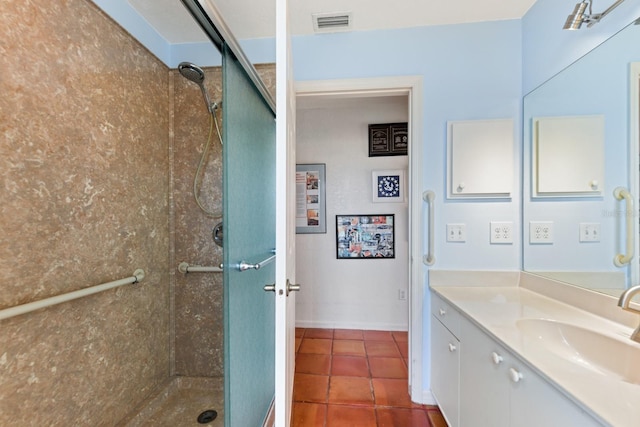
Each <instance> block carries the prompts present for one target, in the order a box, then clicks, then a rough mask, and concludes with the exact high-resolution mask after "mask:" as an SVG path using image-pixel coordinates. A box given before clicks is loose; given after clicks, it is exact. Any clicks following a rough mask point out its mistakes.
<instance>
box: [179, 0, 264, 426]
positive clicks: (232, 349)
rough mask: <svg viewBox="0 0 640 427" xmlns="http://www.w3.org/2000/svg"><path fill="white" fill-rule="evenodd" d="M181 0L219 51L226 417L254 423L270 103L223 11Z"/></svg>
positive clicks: (259, 409) (259, 381) (260, 368)
mask: <svg viewBox="0 0 640 427" xmlns="http://www.w3.org/2000/svg"><path fill="white" fill-rule="evenodd" d="M183 3H184V4H185V6H187V8H188V9H189V11H190V12H191V13H192V14H193V15H194V17H195V18H196V20H198V22H199V23H200V25H201V26H203V29H204V30H205V32H206V33H207V34H208V35H209V37H210V38H211V40H212V42H213V43H214V44H215V45H216V46H217V47H218V49H219V50H220V52H221V54H222V93H223V96H222V108H221V109H222V123H223V126H222V128H223V132H222V139H223V141H224V145H223V149H222V159H223V167H222V170H223V177H222V182H223V192H222V206H223V209H222V211H223V215H222V224H223V225H222V227H223V230H224V245H223V248H224V249H223V263H222V264H223V270H224V272H223V289H224V291H223V301H224V310H223V318H224V320H223V323H224V340H223V341H224V418H225V423H224V424H225V426H259V425H262V423H263V422H264V419H265V417H266V415H267V413H268V412H269V408H270V405H271V403H272V400H273V397H274V389H275V384H274V381H275V374H274V366H275V360H274V357H275V348H274V342H275V299H274V296H273V293H271V292H265V290H264V286H265V285H269V284H273V283H275V262H273V261H274V259H275V252H274V251H275V222H276V220H275V186H276V182H275V177H276V175H275V164H276V161H275V160H276V157H275V156H276V135H275V131H276V123H275V104H274V101H273V99H272V97H271V95H270V93H269V92H268V90H267V89H266V87H265V86H264V84H263V83H262V81H261V79H260V78H259V76H258V74H257V72H256V70H255V68H254V67H253V66H252V65H251V64H250V63H248V61H247V60H246V58H245V57H244V55H243V53H242V51H241V50H240V49H239V47H238V45H237V44H236V42H235V40H234V39H233V37H232V36H231V34H230V33H229V31H228V29H226V27H225V26H224V23H223V21H222V20H221V18H220V17H218V16H216V17H214V18H215V19H216V20H217V23H216V24H217V27H216V26H214V25H213V24H212V23H211V18H210V17H209V16H208V15H206V14H205V12H204V11H203V10H202V9H201V7H200V4H199V3H198V2H195V1H190V0H183ZM209 13H211V12H210V11H209ZM210 25H211V26H210ZM185 67H186V66H185ZM191 69H192V68H189V69H188V70H187V72H186V74H190V73H191V76H192V78H191V77H190V80H192V81H194V82H196V83H198V81H200V83H199V85H200V88H201V89H202V93H203V95H204V97H205V102H206V104H207V106H211V105H213V103H212V100H210V99H209V96H208V94H207V92H206V90H205V89H204V87H203V86H202V83H201V80H200V79H201V77H200V76H199V74H197V73H196V74H193V72H192V71H191ZM186 74H185V73H184V72H183V75H185V76H186ZM214 101H215V100H214ZM209 111H210V112H211V113H213V112H214V111H213V107H210V108H209Z"/></svg>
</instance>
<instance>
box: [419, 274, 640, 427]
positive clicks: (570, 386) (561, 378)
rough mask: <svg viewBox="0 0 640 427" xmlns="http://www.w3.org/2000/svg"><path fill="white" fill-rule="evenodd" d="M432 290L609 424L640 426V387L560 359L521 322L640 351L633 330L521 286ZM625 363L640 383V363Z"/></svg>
mask: <svg viewBox="0 0 640 427" xmlns="http://www.w3.org/2000/svg"><path fill="white" fill-rule="evenodd" d="M431 289H432V290H433V291H434V292H435V293H436V294H438V295H439V296H440V297H442V298H443V299H445V300H446V301H447V302H449V303H450V304H451V305H452V306H454V307H455V308H457V310H458V311H459V312H460V313H461V314H462V315H464V316H465V317H467V318H468V319H469V320H471V321H472V322H473V323H475V324H476V325H477V326H478V327H480V328H481V329H482V330H484V331H485V332H487V333H488V334H489V335H491V336H492V337H493V338H494V339H496V340H497V341H498V342H499V343H501V344H502V345H503V346H504V347H506V348H507V349H508V350H510V351H511V352H512V353H514V355H515V356H516V357H518V358H520V359H521V360H522V361H523V362H524V363H526V364H527V365H528V366H529V367H530V368H532V369H533V370H534V371H536V372H537V373H538V374H540V375H541V376H542V377H543V378H545V379H547V380H548V381H549V382H550V383H551V384H552V385H553V386H555V387H556V388H558V389H559V390H560V391H561V392H562V393H563V394H565V395H566V396H567V397H568V398H570V399H571V400H573V401H575V402H576V403H578V404H579V405H580V406H581V407H583V408H584V410H585V411H586V412H588V413H590V414H592V415H593V416H594V417H595V418H596V419H598V420H599V421H601V422H603V423H604V424H605V425H611V426H615V427H627V426H628V427H632V426H640V385H637V384H632V383H630V382H625V381H623V380H621V379H619V378H618V377H617V376H616V375H615V374H613V373H611V374H609V373H606V372H604V371H603V370H602V369H600V371H599V372H598V371H596V370H595V369H593V367H589V366H588V364H587V366H582V365H580V364H579V363H573V362H570V361H568V360H567V359H564V358H561V357H559V356H556V355H555V354H553V353H552V352H551V351H549V350H547V349H546V348H544V347H543V346H540V345H538V344H537V343H536V342H535V341H534V340H532V339H531V337H530V336H526V335H524V334H523V333H522V332H521V330H520V329H519V328H518V326H517V323H516V322H517V321H518V320H519V319H523V318H542V319H550V320H555V321H559V322H565V323H570V324H572V325H576V326H579V327H581V328H585V329H589V330H594V331H597V332H602V333H604V334H606V335H608V336H611V337H613V338H614V339H618V340H620V341H623V342H625V343H629V344H630V345H632V346H637V347H638V349H639V350H640V344H637V343H635V342H633V341H631V340H630V339H629V336H630V335H631V332H632V329H631V328H629V327H627V326H624V325H622V324H619V323H616V322H613V321H611V320H608V319H605V318H603V317H599V316H596V315H594V314H591V313H589V312H587V311H584V310H582V309H579V308H576V307H574V306H571V305H569V304H566V303H563V302H560V301H557V300H554V299H551V298H549V297H546V296H544V295H542V294H538V293H536V292H533V291H530V290H528V289H525V288H522V287H519V286H497V287H483V286H473V287H467V286H432V287H431ZM611 357H616V355H615V354H612V355H611ZM625 362H626V363H627V364H629V365H631V364H634V365H636V366H633V367H632V368H633V369H634V370H635V371H636V372H637V373H638V377H637V379H638V382H639V383H640V359H638V360H627V361H623V360H621V361H620V363H625Z"/></svg>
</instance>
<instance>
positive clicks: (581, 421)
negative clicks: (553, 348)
mask: <svg viewBox="0 0 640 427" xmlns="http://www.w3.org/2000/svg"><path fill="white" fill-rule="evenodd" d="M509 369H510V370H513V371H510V372H509V377H510V379H509V383H510V384H511V385H510V388H511V400H510V406H511V421H510V424H509V425H510V426H511V427H540V426H562V427H602V424H600V423H599V422H597V421H596V420H595V419H593V418H592V417H591V416H590V415H588V414H587V413H586V412H585V411H584V410H582V409H581V408H580V407H578V405H576V404H575V403H573V402H572V401H571V400H569V398H567V397H566V396H564V395H563V394H562V393H561V392H560V391H559V390H558V389H556V388H555V387H553V386H551V385H550V384H549V383H547V382H546V381H544V380H543V379H542V378H541V377H540V376H538V375H537V374H536V373H535V372H533V371H532V370H530V369H529V368H527V367H526V366H523V365H522V363H518V362H512V363H511V367H510V368H509ZM516 380H517V381H516Z"/></svg>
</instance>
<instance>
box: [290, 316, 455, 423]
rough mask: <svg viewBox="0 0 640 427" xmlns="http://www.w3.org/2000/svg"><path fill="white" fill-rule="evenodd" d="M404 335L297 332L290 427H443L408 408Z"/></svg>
mask: <svg viewBox="0 0 640 427" xmlns="http://www.w3.org/2000/svg"><path fill="white" fill-rule="evenodd" d="M407 354H408V351H407V333H406V332H389V331H362V330H353V329H304V328H296V375H295V379H294V387H293V401H294V403H293V415H292V424H291V425H292V427H342V426H344V427H446V426H447V424H446V422H445V421H444V419H443V417H442V414H441V413H440V411H439V409H438V407H437V406H429V405H419V404H416V403H412V402H411V399H410V398H409V392H408V385H407V360H406V358H407Z"/></svg>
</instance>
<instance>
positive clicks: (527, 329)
mask: <svg viewBox="0 0 640 427" xmlns="http://www.w3.org/2000/svg"><path fill="white" fill-rule="evenodd" d="M516 325H517V327H518V329H519V330H520V332H522V334H523V335H524V337H525V341H524V344H525V345H534V346H536V347H542V348H544V349H546V350H548V351H550V352H552V353H554V354H555V355H557V356H559V357H562V358H564V359H566V360H568V361H570V362H572V363H574V364H578V365H580V366H584V367H585V368H588V369H590V370H592V371H594V372H598V373H601V374H603V375H607V376H610V377H616V378H618V379H619V380H621V381H625V382H628V383H631V384H638V385H640V344H637V343H635V342H633V341H631V340H630V339H628V340H624V339H618V338H617V337H615V336H613V335H607V334H604V333H600V332H597V331H593V330H590V329H586V328H582V327H580V326H576V325H572V324H570V323H564V322H558V321H555V320H548V319H520V320H518V321H517V322H516Z"/></svg>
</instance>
